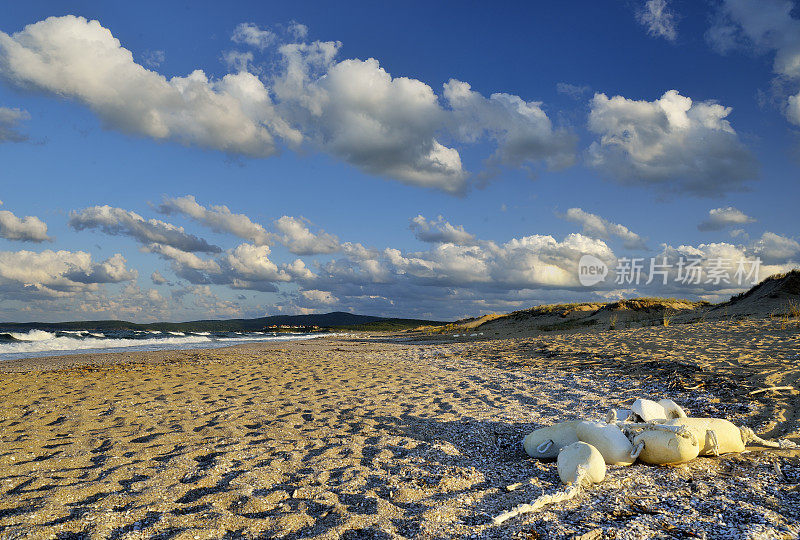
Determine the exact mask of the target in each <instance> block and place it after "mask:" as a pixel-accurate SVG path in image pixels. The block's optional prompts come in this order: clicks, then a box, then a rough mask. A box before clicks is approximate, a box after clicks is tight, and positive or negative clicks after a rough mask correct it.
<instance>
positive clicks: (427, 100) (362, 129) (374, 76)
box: [275, 42, 466, 193]
mask: <svg viewBox="0 0 800 540" xmlns="http://www.w3.org/2000/svg"><path fill="white" fill-rule="evenodd" d="M338 47H339V44H337V43H332V42H328V43H319V42H317V43H313V44H291V45H284V46H283V47H281V48H280V51H281V54H282V55H283V57H284V59H285V62H286V71H285V73H284V75H283V76H282V77H281V78H280V80H278V81H277V82H276V84H275V92H276V95H277V96H278V97H279V98H280V99H281V100H282V103H283V104H284V105H289V106H290V107H291V109H290V110H291V113H292V117H294V118H295V119H296V122H297V123H299V124H301V125H303V126H304V131H305V133H306V134H307V135H308V136H309V137H311V138H312V139H313V140H314V141H315V144H316V146H318V147H319V148H321V149H323V150H325V151H326V152H329V153H331V154H333V155H334V156H337V157H339V158H340V159H343V160H345V161H347V162H348V163H350V164H352V165H355V166H356V167H358V168H360V169H362V170H364V171H365V172H367V173H369V174H375V175H379V176H388V177H390V178H394V179H396V180H399V181H401V182H404V183H407V184H411V185H417V186H422V187H432V188H437V189H441V190H444V191H448V192H451V193H458V192H461V191H463V189H464V181H465V178H466V173H465V171H464V170H463V169H462V166H461V157H460V155H459V153H458V151H457V150H455V149H453V148H448V147H445V146H444V145H442V144H441V143H440V142H439V141H438V140H437V138H436V133H437V132H438V131H439V130H441V129H442V127H443V123H444V121H445V117H446V114H445V112H444V111H443V109H442V108H441V107H440V106H439V104H438V99H437V96H436V94H435V93H434V92H433V90H432V89H431V88H430V87H429V86H428V85H427V84H425V83H423V82H421V81H418V80H416V79H410V78H407V77H392V76H391V75H390V74H389V73H387V72H386V71H385V70H384V69H383V68H381V67H380V65H379V64H378V61H377V60H375V59H374V58H370V59H368V60H365V61H362V60H343V61H341V62H338V63H334V62H333V57H334V55H335V54H336V52H337V50H338ZM314 74H321V75H324V76H320V77H314V76H313V75H314Z"/></svg>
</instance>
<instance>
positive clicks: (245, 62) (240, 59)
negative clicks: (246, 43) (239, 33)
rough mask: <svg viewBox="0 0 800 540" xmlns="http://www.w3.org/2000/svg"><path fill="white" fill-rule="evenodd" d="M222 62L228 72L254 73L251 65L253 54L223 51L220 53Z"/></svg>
mask: <svg viewBox="0 0 800 540" xmlns="http://www.w3.org/2000/svg"><path fill="white" fill-rule="evenodd" d="M222 60H223V61H224V62H225V65H226V66H228V70H229V71H234V72H237V73H239V72H242V71H255V70H254V69H253V68H252V67H251V64H252V63H253V53H251V52H241V51H225V52H224V53H222Z"/></svg>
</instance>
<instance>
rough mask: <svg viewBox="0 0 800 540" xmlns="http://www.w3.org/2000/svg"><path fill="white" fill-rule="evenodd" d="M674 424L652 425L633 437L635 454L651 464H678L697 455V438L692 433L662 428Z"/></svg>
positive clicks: (698, 448) (698, 449)
mask: <svg viewBox="0 0 800 540" xmlns="http://www.w3.org/2000/svg"><path fill="white" fill-rule="evenodd" d="M670 427H673V426H666V425H665V426H661V425H657V424H656V425H651V426H649V427H647V428H645V429H642V431H641V432H639V433H638V434H637V435H636V436H635V437H634V438H633V447H634V450H633V454H632V455H633V456H635V457H638V458H639V459H640V460H641V461H643V462H645V463H649V464H651V465H678V464H680V463H686V462H687V461H691V460H693V459H694V458H696V457H697V455H698V453H699V452H700V447H699V445H698V442H697V439H695V437H694V436H693V435H692V434H691V433H682V432H680V433H679V432H678V431H677V430H675V431H673V430H669V429H661V428H670Z"/></svg>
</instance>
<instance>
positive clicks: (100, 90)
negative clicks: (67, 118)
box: [0, 15, 297, 157]
mask: <svg viewBox="0 0 800 540" xmlns="http://www.w3.org/2000/svg"><path fill="white" fill-rule="evenodd" d="M0 73H1V74H3V75H4V76H5V77H6V78H7V79H9V80H10V81H12V82H14V83H16V84H17V85H18V86H20V87H23V88H30V89H34V90H39V91H42V92H49V93H52V94H55V95H58V96H62V97H66V98H71V99H75V100H77V101H79V102H81V103H84V104H85V105H87V106H88V107H90V108H91V109H92V110H93V111H94V112H95V113H96V114H97V115H98V116H100V118H102V120H103V122H104V123H105V124H106V125H107V126H108V127H111V128H114V129H119V130H120V131H123V132H126V133H132V134H136V135H144V136H146V137H152V138H154V139H158V140H167V139H169V140H174V141H178V142H180V143H183V144H186V145H198V146H201V147H204V148H210V149H215V150H221V151H223V152H229V153H234V154H242V155H245V156H251V157H266V156H270V155H273V154H274V153H275V152H276V148H275V141H274V137H273V135H279V136H282V137H287V136H290V135H291V136H295V137H296V136H297V134H296V133H295V134H293V133H292V130H290V129H288V126H286V124H285V122H283V121H282V120H281V119H280V118H279V117H278V116H277V115H276V113H275V111H274V108H273V106H272V103H271V101H270V98H269V93H268V91H267V89H266V88H265V87H264V85H263V84H262V83H261V81H260V80H259V79H258V78H257V77H255V76H254V75H252V74H250V73H245V72H242V73H237V74H229V75H226V76H225V77H223V78H222V79H219V80H209V79H208V77H206V75H205V73H203V72H202V71H201V70H195V71H193V72H192V73H191V74H189V75H188V76H186V77H173V78H171V79H169V80H168V79H166V78H165V77H163V76H162V75H160V74H158V73H156V72H154V71H150V70H148V69H145V68H144V67H142V66H141V65H139V64H137V63H135V62H134V61H133V56H132V55H131V52H130V51H128V50H127V49H125V48H123V47H122V46H121V45H120V42H119V40H117V39H116V38H114V36H112V34H111V32H110V31H109V30H107V29H105V28H103V27H102V26H101V25H100V23H99V22H97V21H88V20H86V19H84V18H83V17H75V16H72V15H67V16H64V17H49V18H48V19H45V20H43V21H40V22H37V23H34V24H31V25H28V26H26V27H25V28H24V29H23V30H22V31H21V32H17V33H15V34H13V35H8V34H5V33H3V32H0Z"/></svg>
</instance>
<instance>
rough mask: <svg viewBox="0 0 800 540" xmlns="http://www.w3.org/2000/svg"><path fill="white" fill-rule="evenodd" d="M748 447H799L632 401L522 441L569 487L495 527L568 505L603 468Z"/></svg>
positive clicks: (676, 408)
mask: <svg viewBox="0 0 800 540" xmlns="http://www.w3.org/2000/svg"><path fill="white" fill-rule="evenodd" d="M748 443H758V444H760V445H762V446H766V447H770V448H797V447H798V445H797V444H795V443H794V442H792V441H789V440H786V439H778V440H777V441H769V440H765V439H762V438H761V437H759V436H758V435H756V434H755V432H754V431H753V430H752V429H750V428H748V427H744V426H743V427H739V426H736V425H735V424H734V423H732V422H730V421H728V420H725V419H723V418H696V417H690V416H688V415H687V413H686V411H685V410H684V409H683V408H682V407H681V406H680V405H678V404H677V403H675V402H674V401H673V400H671V399H668V398H665V399H661V400H659V401H654V400H649V399H642V398H640V399H636V400H635V401H634V402H633V403H632V404H631V406H630V409H611V411H609V413H608V414H607V416H606V422H605V423H603V422H598V421H586V420H569V421H565V422H559V423H557V424H554V425H552V426H546V427H542V428H539V429H537V430H534V431H533V432H531V433H529V434H528V435H527V436H526V437H525V438H524V439H523V448H524V450H525V452H526V453H527V454H528V455H529V456H531V457H535V458H538V459H553V458H556V459H557V467H558V475H559V477H560V479H561V481H562V483H564V484H566V485H567V486H568V487H567V489H565V490H564V491H561V492H557V493H554V494H550V495H548V494H545V495H542V496H541V497H539V498H537V499H536V500H534V501H533V502H531V503H530V504H521V505H518V506H516V507H514V508H512V509H511V510H509V511H507V512H503V513H502V514H500V515H498V516H496V517H495V518H494V523H495V524H496V525H499V524H501V523H503V522H505V521H507V520H509V519H511V518H513V517H516V516H519V515H522V514H527V513H532V512H537V511H538V510H540V509H542V508H544V507H545V506H547V505H551V504H557V503H560V502H564V501H567V500H569V499H572V498H574V497H575V496H577V495H578V493H579V492H580V490H581V489H582V488H584V487H590V486H591V485H592V484H598V483H600V482H602V481H603V480H604V479H605V476H606V464H608V465H626V466H627V465H632V464H634V463H635V462H636V461H637V460H638V461H641V462H643V463H647V464H650V465H680V464H684V463H688V462H689V461H691V460H693V459H695V458H696V457H698V456H719V455H722V454H730V453H740V452H744V451H745V449H746V445H747V444H748Z"/></svg>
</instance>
